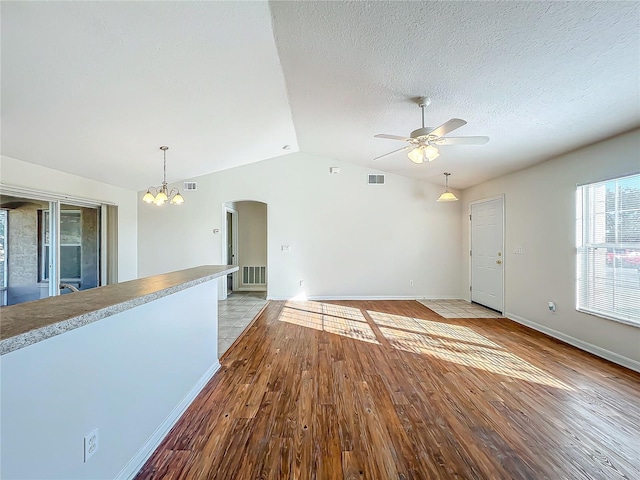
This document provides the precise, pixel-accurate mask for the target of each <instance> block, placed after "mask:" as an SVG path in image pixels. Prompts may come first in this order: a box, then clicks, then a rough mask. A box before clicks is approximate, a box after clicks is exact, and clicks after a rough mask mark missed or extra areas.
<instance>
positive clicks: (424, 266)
mask: <svg viewBox="0 0 640 480" xmlns="http://www.w3.org/2000/svg"><path fill="white" fill-rule="evenodd" d="M331 166H339V167H341V170H342V173H340V174H339V175H335V174H330V173H329V167H331ZM417 168H432V169H436V168H438V167H437V166H435V165H431V164H430V165H423V166H421V167H417ZM367 173H376V172H375V171H372V170H368V169H365V168H362V167H359V166H354V165H350V164H346V163H341V162H338V161H335V160H331V159H327V158H322V157H317V156H313V155H309V154H304V153H294V154H291V155H286V156H283V157H279V158H274V159H270V160H265V161H263V162H258V163H254V164H251V165H246V166H242V167H238V168H234V169H230V170H226V171H223V172H218V173H214V174H210V175H205V176H202V177H199V178H197V179H195V180H197V182H198V190H197V191H195V192H187V193H185V195H184V196H185V199H186V203H185V204H184V205H181V206H179V207H178V206H167V207H164V208H159V207H157V206H155V205H153V204H152V205H147V204H144V205H140V209H139V213H138V274H139V275H140V276H146V275H151V274H155V273H162V272H167V271H172V270H178V269H181V268H187V267H192V266H196V265H200V264H217V263H220V257H221V248H222V247H221V241H222V239H221V235H220V234H217V235H216V234H213V229H216V228H221V225H222V219H221V214H222V204H223V203H225V202H228V201H239V200H257V201H260V202H264V203H266V204H267V205H268V220H267V221H268V267H269V285H268V295H269V297H270V298H290V297H292V296H295V295H297V294H299V293H301V291H305V292H306V293H307V295H309V296H312V297H359V298H364V297H385V298H391V297H409V298H416V297H417V298H419V297H459V296H460V284H461V280H460V272H461V268H460V262H461V260H460V257H459V253H460V250H461V240H460V238H461V236H460V231H461V226H460V220H459V219H460V205H459V202H456V203H449V204H442V203H437V202H436V199H437V198H438V196H439V195H440V193H442V190H443V188H442V187H439V186H437V185H432V184H429V183H426V182H421V181H417V180H413V179H409V178H405V177H401V176H397V175H391V174H387V177H386V180H387V182H386V185H384V186H379V185H377V186H375V185H374V186H370V185H367ZM434 173H436V174H440V173H441V172H440V171H439V170H434ZM143 193H144V192H139V195H138V196H139V197H141V196H142V194H143ZM282 245H289V246H290V251H289V252H288V253H285V252H283V251H282V250H281V246H282ZM300 280H304V282H305V285H304V287H300V286H299V282H300ZM410 280H413V281H414V286H413V287H410V286H409V281H410Z"/></svg>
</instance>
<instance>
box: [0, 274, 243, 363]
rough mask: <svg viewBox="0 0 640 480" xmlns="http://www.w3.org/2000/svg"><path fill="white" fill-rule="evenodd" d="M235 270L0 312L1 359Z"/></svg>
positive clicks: (159, 278) (139, 283)
mask: <svg viewBox="0 0 640 480" xmlns="http://www.w3.org/2000/svg"><path fill="white" fill-rule="evenodd" d="M237 270H238V267H237V266H232V265H204V266H200V267H195V268H189V269H186V270H179V271H176V272H171V273H165V274H162V275H155V276H152V277H147V278H140V279H138V280H131V281H128V282H123V283H117V284H114V285H108V286H104V287H99V288H93V289H91V290H83V291H81V292H76V293H69V294H66V295H60V296H56V297H49V298H45V299H42V300H36V301H34V302H27V303H22V304H18V305H12V306H9V307H2V308H1V309H0V355H4V354H6V353H9V352H12V351H14V350H17V349H20V348H23V347H26V346H28V345H32V344H34V343H37V342H40V341H42V340H46V339H47V338H51V337H53V336H55V335H59V334H61V333H65V332H68V331H70V330H73V329H75V328H78V327H82V326H83V325H88V324H90V323H92V322H95V321H97V320H101V319H103V318H105V317H109V316H111V315H114V314H116V313H120V312H123V311H125V310H129V309H131V308H134V307H137V306H139V305H143V304H145V303H148V302H152V301H154V300H157V299H159V298H162V297H164V296H167V295H170V294H172V293H175V292H179V291H181V290H184V289H186V288H190V287H193V286H195V285H198V284H200V283H204V282H208V281H209V280H213V279H215V278H218V277H222V276H225V275H227V274H228V273H232V272H235V271H237Z"/></svg>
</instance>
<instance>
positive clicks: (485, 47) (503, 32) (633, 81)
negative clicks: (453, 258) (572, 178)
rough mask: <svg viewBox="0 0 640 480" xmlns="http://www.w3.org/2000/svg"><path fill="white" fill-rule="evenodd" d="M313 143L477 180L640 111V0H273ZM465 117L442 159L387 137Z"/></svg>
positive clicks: (283, 55) (419, 171)
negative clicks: (427, 101)
mask: <svg viewBox="0 0 640 480" xmlns="http://www.w3.org/2000/svg"><path fill="white" fill-rule="evenodd" d="M271 11H272V15H273V19H274V20H273V25H274V35H275V38H276V44H277V46H278V52H279V54H280V60H281V62H282V65H283V69H284V75H285V79H286V83H287V90H288V92H289V100H290V105H291V110H292V113H293V120H294V123H295V125H296V131H297V133H298V142H299V145H300V149H301V150H304V151H308V152H310V153H315V154H321V155H328V156H330V157H334V158H337V159H340V160H345V161H349V162H355V163H359V164H363V165H368V166H371V167H373V166H374V165H375V166H376V167H378V168H380V169H382V170H387V171H391V172H395V173H400V174H403V175H409V176H416V177H420V178H425V179H429V180H430V181H437V182H440V183H443V181H444V177H443V176H442V173H443V172H445V171H450V172H451V173H452V175H451V177H450V183H451V185H453V186H454V187H458V188H464V187H467V186H470V185H474V184H477V183H480V182H482V181H484V180H487V179H489V178H493V177H496V176H498V175H501V174H504V173H506V172H509V171H513V170H518V169H521V168H523V167H525V166H527V165H530V164H532V163H534V162H537V161H540V160H543V159H547V158H549V157H552V156H554V155H556V154H558V153H563V152H566V151H568V150H571V149H574V148H576V147H579V146H583V145H585V144H589V143H592V142H594V141H597V140H600V139H603V138H606V137H608V136H611V135H613V134H616V133H621V132H623V131H627V130H630V129H632V128H633V127H636V126H638V125H640V98H639V90H640V88H639V82H640V73H639V64H640V21H639V4H638V3H637V2H624V3H623V2H348V3H334V2H272V4H271ZM419 96H429V97H431V98H432V102H433V103H432V104H431V106H430V107H429V108H428V109H427V113H426V123H427V125H428V126H432V127H436V126H438V125H440V124H442V123H444V122H445V121H447V120H449V119H450V118H453V117H458V118H463V119H465V120H467V122H468V124H467V125H466V126H464V127H462V128H460V129H459V130H456V131H455V132H454V133H452V134H451V136H456V135H462V136H466V135H488V136H489V137H491V140H490V142H489V143H488V144H487V145H483V146H455V147H454V146H450V147H441V148H440V151H441V155H440V157H439V158H437V159H436V160H435V161H434V162H432V163H430V164H422V165H414V164H413V163H411V162H410V161H409V160H408V159H407V156H406V153H397V154H394V155H390V156H388V157H385V158H384V159H381V160H378V161H376V162H374V161H373V160H372V159H373V158H374V157H377V156H379V155H382V154H384V153H386V152H389V151H391V150H395V149H397V148H400V147H402V146H403V143H402V142H397V141H393V140H382V139H377V138H373V135H375V134H377V133H390V134H395V135H403V136H408V135H409V133H410V132H411V131H412V130H414V129H416V128H418V127H420V122H421V118H420V109H419V108H418V106H417V105H416V104H415V103H413V102H412V100H411V99H412V98H414V97H419Z"/></svg>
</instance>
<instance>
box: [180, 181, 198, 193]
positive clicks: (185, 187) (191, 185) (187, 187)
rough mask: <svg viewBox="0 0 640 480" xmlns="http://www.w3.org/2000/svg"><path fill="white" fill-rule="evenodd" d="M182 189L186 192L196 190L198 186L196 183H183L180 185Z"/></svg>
mask: <svg viewBox="0 0 640 480" xmlns="http://www.w3.org/2000/svg"><path fill="white" fill-rule="evenodd" d="M182 189H183V190H185V191H187V190H197V189H198V184H197V183H196V182H184V183H183V184H182Z"/></svg>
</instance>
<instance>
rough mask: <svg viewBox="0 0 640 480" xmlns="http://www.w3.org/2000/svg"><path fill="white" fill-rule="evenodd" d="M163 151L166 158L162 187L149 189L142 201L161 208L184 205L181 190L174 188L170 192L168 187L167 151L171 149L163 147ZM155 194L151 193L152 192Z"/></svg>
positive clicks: (161, 148)
mask: <svg viewBox="0 0 640 480" xmlns="http://www.w3.org/2000/svg"><path fill="white" fill-rule="evenodd" d="M160 150H162V156H163V158H164V176H163V177H162V185H161V186H160V187H149V188H148V189H147V193H145V194H144V197H142V201H143V202H146V203H155V204H156V205H158V206H159V207H161V206H162V205H164V204H166V203H167V202H169V203H170V204H171V205H182V204H183V203H184V197H183V196H182V195H180V190H178V189H177V188H172V189H171V191H169V188H168V187H167V150H169V147H167V146H165V145H163V146H162V147H160ZM152 190H153V191H154V192H155V193H151V191H152Z"/></svg>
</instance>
